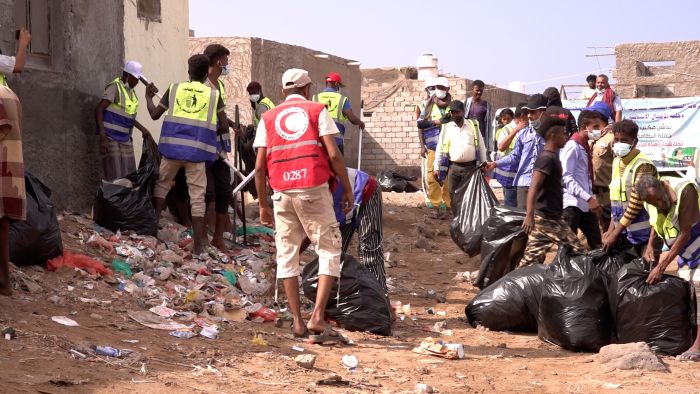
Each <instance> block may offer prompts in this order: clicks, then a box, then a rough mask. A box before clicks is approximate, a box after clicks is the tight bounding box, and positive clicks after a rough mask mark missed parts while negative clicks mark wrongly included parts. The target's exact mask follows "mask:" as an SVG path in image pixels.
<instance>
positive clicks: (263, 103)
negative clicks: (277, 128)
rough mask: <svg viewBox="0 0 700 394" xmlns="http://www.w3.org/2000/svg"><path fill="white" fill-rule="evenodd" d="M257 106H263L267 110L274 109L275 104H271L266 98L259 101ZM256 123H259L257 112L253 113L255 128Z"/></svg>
mask: <svg viewBox="0 0 700 394" xmlns="http://www.w3.org/2000/svg"><path fill="white" fill-rule="evenodd" d="M257 105H264V106H266V107H267V109H268V110H271V109H273V108H275V103H273V102H272V100H270V99H269V98H267V97H263V98H262V100H260V102H259V103H257ZM258 123H260V118H258V114H257V112H253V124H254V125H255V127H258Z"/></svg>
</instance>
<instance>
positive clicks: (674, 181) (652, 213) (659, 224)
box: [644, 177, 700, 246]
mask: <svg viewBox="0 0 700 394" xmlns="http://www.w3.org/2000/svg"><path fill="white" fill-rule="evenodd" d="M661 180H662V181H667V182H668V183H669V185H670V186H671V187H672V188H673V190H674V191H675V192H676V198H677V200H676V204H675V206H674V207H673V209H671V210H670V212H669V213H668V214H664V213H661V212H659V211H658V210H657V209H656V207H655V206H653V205H651V204H647V203H644V208H645V209H646V210H647V212H649V223H651V226H652V227H654V231H655V232H656V234H658V235H659V236H660V237H661V238H663V239H664V241H666V243H667V244H668V245H669V246H671V245H673V243H674V242H675V241H676V238H677V237H678V234H679V233H680V231H681V230H680V219H679V209H680V206H681V193H682V192H683V189H685V188H686V187H688V186H690V187H694V188H695V191H697V192H698V206H699V207H700V189H699V188H698V185H697V184H696V183H695V182H694V181H691V180H688V179H685V178H678V177H663V178H661Z"/></svg>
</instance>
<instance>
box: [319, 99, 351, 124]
mask: <svg viewBox="0 0 700 394" xmlns="http://www.w3.org/2000/svg"><path fill="white" fill-rule="evenodd" d="M311 101H315V102H317V103H321V104H323V105H325V106H326V109H327V110H328V113H329V114H330V115H331V118H333V120H335V121H336V122H338V123H342V124H345V122H347V121H348V118H347V117H346V116H345V114H343V108H345V103H346V102H347V101H348V98H347V96H345V95H343V94H340V93H339V92H321V93H319V94H317V95H315V96H313V97H312V98H311Z"/></svg>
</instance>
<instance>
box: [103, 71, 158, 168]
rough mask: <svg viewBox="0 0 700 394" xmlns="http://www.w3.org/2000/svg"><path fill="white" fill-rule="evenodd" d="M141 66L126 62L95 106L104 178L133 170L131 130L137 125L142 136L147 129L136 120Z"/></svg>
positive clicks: (146, 133) (134, 165) (134, 163)
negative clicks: (118, 75)
mask: <svg viewBox="0 0 700 394" xmlns="http://www.w3.org/2000/svg"><path fill="white" fill-rule="evenodd" d="M142 71H143V67H142V66H141V64H140V63H139V62H137V61H134V60H131V61H128V62H126V64H125V65H124V70H123V71H122V76H121V77H117V78H115V79H114V80H113V81H112V82H110V83H109V84H107V87H105V92H104V94H103V95H102V100H101V101H100V102H99V104H97V107H96V108H95V122H96V123H97V132H98V134H99V135H100V153H101V154H102V169H103V171H104V179H105V180H106V181H113V180H115V179H119V178H124V177H125V176H127V175H129V174H131V173H132V172H134V171H136V159H134V144H133V141H132V138H131V132H132V131H133V129H134V127H136V128H137V129H139V130H140V131H141V133H142V134H143V137H144V138H145V137H146V136H147V135H148V134H149V132H148V129H146V128H145V127H144V126H143V125H142V124H141V123H139V122H138V121H137V120H136V112H137V111H138V108H139V99H138V98H137V97H136V92H135V91H134V87H135V86H136V85H137V84H138V83H139V78H140V77H141V74H142Z"/></svg>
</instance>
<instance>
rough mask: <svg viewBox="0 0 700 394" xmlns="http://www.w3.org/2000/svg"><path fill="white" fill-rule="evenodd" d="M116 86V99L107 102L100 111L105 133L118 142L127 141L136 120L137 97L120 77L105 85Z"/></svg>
mask: <svg viewBox="0 0 700 394" xmlns="http://www.w3.org/2000/svg"><path fill="white" fill-rule="evenodd" d="M110 85H114V86H116V88H117V96H116V101H114V102H112V103H110V104H109V106H108V107H107V108H105V110H104V112H102V123H103V124H104V128H105V134H107V137H109V138H110V139H112V140H114V141H117V142H119V143H125V142H129V141H130V140H131V132H132V131H133V129H134V123H135V122H136V112H137V111H138V109H139V99H138V98H137V97H136V92H134V90H133V89H127V88H126V86H124V82H123V81H122V80H121V78H116V79H114V80H113V81H112V82H110V83H109V84H108V85H107V86H110Z"/></svg>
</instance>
